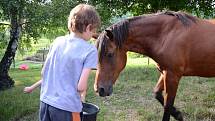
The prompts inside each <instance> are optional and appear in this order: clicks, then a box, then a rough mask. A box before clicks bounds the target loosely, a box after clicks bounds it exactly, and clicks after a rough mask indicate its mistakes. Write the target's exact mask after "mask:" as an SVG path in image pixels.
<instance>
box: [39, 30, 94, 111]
mask: <svg viewBox="0 0 215 121" xmlns="http://www.w3.org/2000/svg"><path fill="white" fill-rule="evenodd" d="M97 53H98V52H97V49H96V47H95V46H94V45H91V44H90V43H88V42H87V41H85V40H83V39H81V38H77V37H75V36H74V34H73V33H72V34H70V35H66V36H62V37H58V38H57V39H56V40H55V41H54V43H53V45H52V46H51V48H50V50H49V53H48V55H47V58H46V61H45V64H44V67H43V69H42V79H43V81H42V85H41V95H40V100H41V101H42V102H44V103H47V104H49V105H51V106H53V107H56V108H59V109H62V110H66V111H69V112H81V110H82V103H81V99H80V95H79V93H78V91H77V86H78V81H79V79H80V76H81V72H82V70H83V69H84V68H91V69H93V68H96V65H97V62H98V55H97Z"/></svg>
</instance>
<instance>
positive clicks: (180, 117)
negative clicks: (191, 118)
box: [175, 112, 184, 121]
mask: <svg viewBox="0 0 215 121" xmlns="http://www.w3.org/2000/svg"><path fill="white" fill-rule="evenodd" d="M175 119H176V120H177V121H184V119H183V116H182V114H181V112H179V113H178V115H177V117H175Z"/></svg>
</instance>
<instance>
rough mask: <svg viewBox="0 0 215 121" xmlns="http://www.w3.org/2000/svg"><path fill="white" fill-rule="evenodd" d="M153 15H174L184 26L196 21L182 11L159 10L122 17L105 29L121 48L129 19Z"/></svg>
mask: <svg viewBox="0 0 215 121" xmlns="http://www.w3.org/2000/svg"><path fill="white" fill-rule="evenodd" d="M154 15H169V16H175V17H177V18H178V20H180V21H181V22H182V24H183V25H184V26H187V27H189V26H190V25H191V24H192V23H196V21H197V20H198V19H197V18H196V17H194V16H191V15H188V14H186V13H183V12H174V11H165V12H160V13H156V14H147V15H141V16H135V17H132V18H128V19H124V20H122V21H120V22H118V23H115V24H113V25H112V26H110V27H108V28H107V29H106V30H109V31H111V33H112V34H113V40H114V42H115V44H116V46H117V47H119V48H121V47H122V44H123V42H124V41H126V40H127V38H128V34H129V30H128V29H129V28H128V25H129V22H130V21H131V20H136V19H141V18H146V17H148V16H154ZM105 43H106V42H104V41H103V46H105V45H106V44H105Z"/></svg>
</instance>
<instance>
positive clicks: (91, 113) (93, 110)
mask: <svg viewBox="0 0 215 121" xmlns="http://www.w3.org/2000/svg"><path fill="white" fill-rule="evenodd" d="M98 112H99V107H98V106H97V105H95V104H92V103H83V109H82V114H81V121H96V117H97V113H98Z"/></svg>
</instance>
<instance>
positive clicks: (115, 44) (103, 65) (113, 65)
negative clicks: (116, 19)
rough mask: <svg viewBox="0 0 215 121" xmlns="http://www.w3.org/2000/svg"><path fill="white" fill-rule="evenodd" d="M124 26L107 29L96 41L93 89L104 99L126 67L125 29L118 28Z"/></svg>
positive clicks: (123, 24) (109, 93)
mask: <svg viewBox="0 0 215 121" xmlns="http://www.w3.org/2000/svg"><path fill="white" fill-rule="evenodd" d="M125 24H126V23H122V24H120V25H121V26H116V25H114V26H112V27H109V28H107V29H106V30H105V31H103V32H102V33H101V34H100V35H99V37H98V39H97V43H96V46H97V49H98V53H99V63H98V68H97V72H96V78H95V84H94V89H95V91H96V92H97V93H98V94H99V96H102V97H104V96H109V95H111V94H112V92H113V84H114V83H115V82H116V80H117V78H118V76H119V74H120V72H121V71H122V70H123V69H124V67H125V65H126V60H127V56H126V51H125V50H123V41H124V40H125V39H126V38H125V37H126V35H124V33H125V29H122V28H120V27H123V26H127V25H125ZM119 32H120V34H119ZM126 34H127V33H126Z"/></svg>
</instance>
